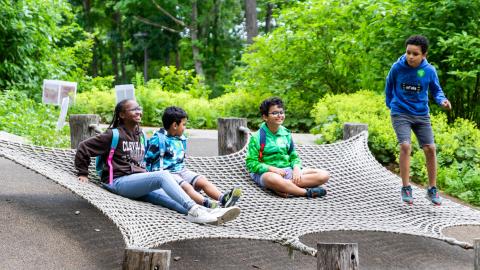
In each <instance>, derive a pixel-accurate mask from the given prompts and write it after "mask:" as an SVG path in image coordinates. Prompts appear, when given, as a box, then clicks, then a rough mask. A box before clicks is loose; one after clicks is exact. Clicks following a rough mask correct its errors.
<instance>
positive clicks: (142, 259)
mask: <svg viewBox="0 0 480 270" xmlns="http://www.w3.org/2000/svg"><path fill="white" fill-rule="evenodd" d="M170 256H171V251H170V250H159V249H144V248H127V249H125V256H124V258H123V266H122V269H123V270H134V269H135V270H136V269H145V270H147V269H149V270H150V269H152V270H153V269H158V270H168V269H170Z"/></svg>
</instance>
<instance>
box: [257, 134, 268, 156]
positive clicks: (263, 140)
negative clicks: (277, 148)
mask: <svg viewBox="0 0 480 270" xmlns="http://www.w3.org/2000/svg"><path fill="white" fill-rule="evenodd" d="M259 133H260V151H259V152H258V161H260V162H263V149H265V143H266V141H267V133H266V132H265V130H264V129H263V128H260V130H259Z"/></svg>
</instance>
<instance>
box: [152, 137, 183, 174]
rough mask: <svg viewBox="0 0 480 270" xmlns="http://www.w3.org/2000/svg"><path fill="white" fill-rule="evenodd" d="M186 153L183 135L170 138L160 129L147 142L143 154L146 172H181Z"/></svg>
mask: <svg viewBox="0 0 480 270" xmlns="http://www.w3.org/2000/svg"><path fill="white" fill-rule="evenodd" d="M186 151H187V138H186V137H185V136H184V135H182V136H180V137H177V136H170V135H168V134H167V132H166V131H165V129H163V128H162V129H160V130H159V131H157V132H155V134H153V136H152V137H151V138H150V140H148V148H147V152H146V154H145V163H146V168H147V171H159V170H168V171H171V172H179V171H181V170H182V169H183V168H184V167H185V164H184V159H185V152H186Z"/></svg>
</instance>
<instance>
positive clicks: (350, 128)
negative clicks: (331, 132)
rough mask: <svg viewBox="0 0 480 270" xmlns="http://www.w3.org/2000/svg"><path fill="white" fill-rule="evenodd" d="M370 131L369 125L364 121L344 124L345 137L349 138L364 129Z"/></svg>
mask: <svg viewBox="0 0 480 270" xmlns="http://www.w3.org/2000/svg"><path fill="white" fill-rule="evenodd" d="M364 130H366V131H368V125H367V124H362V123H345V124H343V139H344V140H346V139H349V138H351V137H353V136H355V135H357V134H359V133H360V132H362V131H364Z"/></svg>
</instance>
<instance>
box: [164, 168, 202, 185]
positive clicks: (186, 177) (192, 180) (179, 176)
mask: <svg viewBox="0 0 480 270" xmlns="http://www.w3.org/2000/svg"><path fill="white" fill-rule="evenodd" d="M170 173H171V174H172V176H173V179H174V180H175V181H177V183H178V184H179V185H181V184H182V183H183V182H186V183H189V184H190V185H192V187H194V188H195V184H196V183H197V180H198V179H199V178H200V176H201V175H200V174H198V173H196V172H192V171H190V170H187V169H183V170H181V171H179V172H170Z"/></svg>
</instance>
